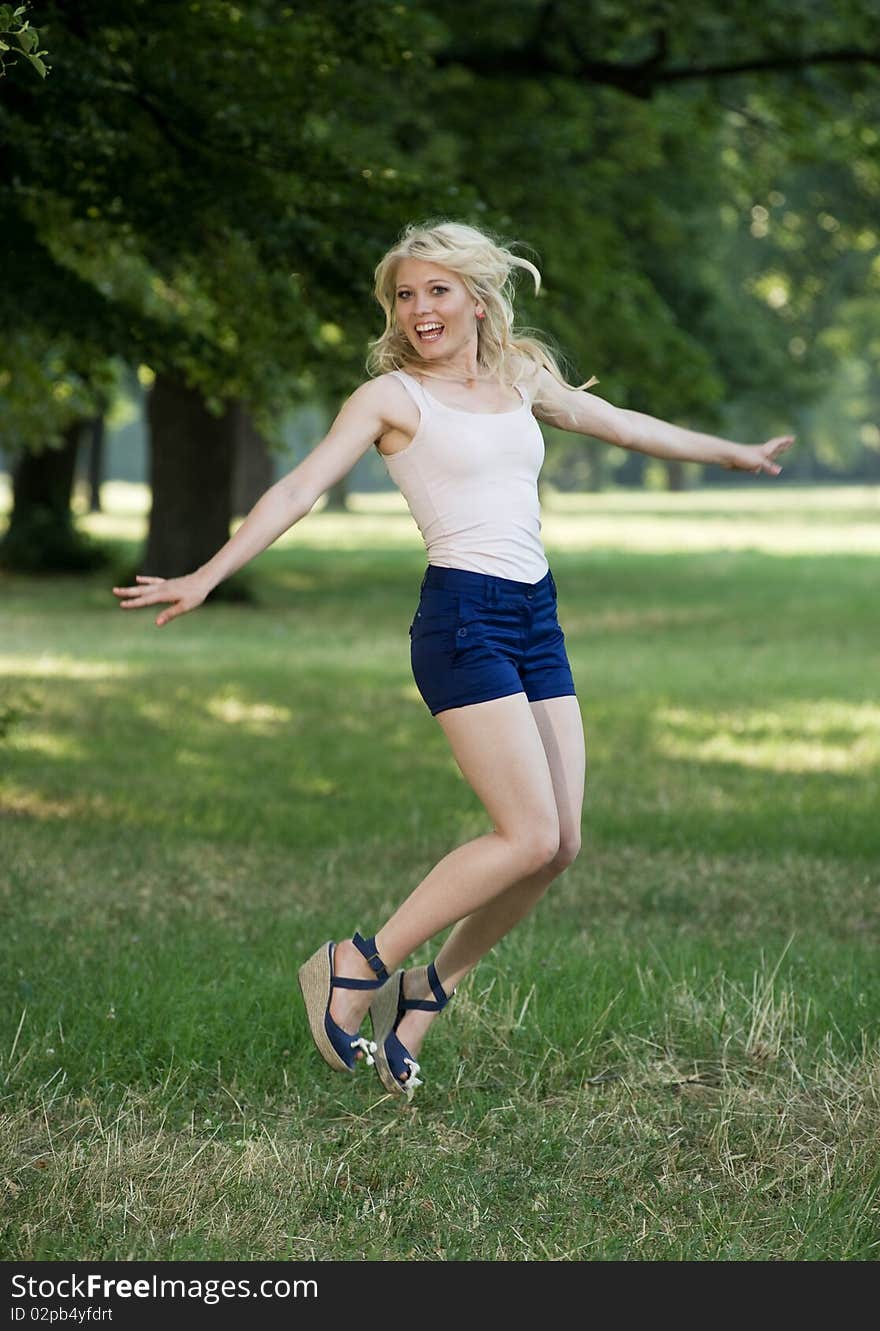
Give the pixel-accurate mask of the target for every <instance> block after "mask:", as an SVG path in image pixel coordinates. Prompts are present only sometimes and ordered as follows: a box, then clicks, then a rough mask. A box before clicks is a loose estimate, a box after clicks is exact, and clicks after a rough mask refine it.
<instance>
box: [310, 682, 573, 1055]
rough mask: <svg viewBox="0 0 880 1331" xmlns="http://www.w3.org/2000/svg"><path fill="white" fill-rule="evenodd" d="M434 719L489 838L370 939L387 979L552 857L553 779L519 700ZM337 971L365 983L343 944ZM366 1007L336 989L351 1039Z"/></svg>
mask: <svg viewBox="0 0 880 1331" xmlns="http://www.w3.org/2000/svg"><path fill="white" fill-rule="evenodd" d="M437 719H438V721H439V722H440V725H441V726H442V728H443V730H444V732H445V734H446V737H447V739H448V740H449V742H450V744H451V746H452V751H453V754H454V755H455V759H456V762H457V763H458V765H459V767H460V768H461V771H462V773H463V775H464V777H465V779H466V780H467V781H468V782H469V783H470V785H471V786H472V787H473V789H474V791H475V792H476V794H477V795H478V797H479V798H480V800H481V801H482V803H483V804H484V806H485V808H486V810H487V812H488V814H489V817H490V818H491V819H492V823H493V825H494V831H492V832H487V833H486V834H485V835H484V836H480V837H476V838H475V839H474V840H473V841H468V842H467V843H466V844H465V845H463V846H457V847H456V848H455V850H453V851H450V853H449V854H448V855H446V856H444V858H443V859H442V860H440V862H439V864H436V865H435V866H434V868H433V869H432V870H431V872H430V873H429V874H428V875H427V876H426V877H425V878H424V879H423V880H422V881H421V882H420V883H419V885H418V886H417V887H416V888H415V889H414V891H413V892H412V893H410V895H409V897H407V899H406V901H404V902H403V904H402V905H401V906H400V907H399V908H398V909H397V910H396V911H395V912H394V914H393V915H392V916H391V918H390V919H389V920H388V921H387V923H386V924H384V925H383V926H382V928H381V929H380V930H379V931H378V932H377V934H376V948H377V950H378V952H379V955H380V956H381V957H382V960H383V961H384V962H385V965H386V966H387V968H388V970H389V971H391V970H394V969H396V968H397V967H398V966H399V965H400V963H401V962H402V961H404V960H405V959H406V958H407V957H408V956H409V955H410V953H412V952H413V951H414V950H415V949H416V948H417V947H420V946H421V945H422V943H424V942H426V941H427V940H428V939H429V938H433V937H434V935H435V934H437V933H439V932H440V930H441V929H445V928H447V926H448V925H450V924H454V923H455V922H456V921H458V920H461V919H463V918H464V917H465V916H467V915H471V914H472V913H473V912H474V911H477V910H479V909H480V908H481V907H482V906H485V905H486V904H487V903H488V902H489V901H491V900H493V898H495V897H497V896H498V895H499V894H500V893H502V892H504V891H505V889H507V888H509V887H511V886H512V885H513V884H514V883H517V882H519V881H520V880H521V879H523V878H527V877H530V876H531V875H532V874H534V873H536V872H537V871H538V870H539V869H542V868H544V867H546V866H547V865H548V864H549V862H550V861H551V860H552V859H553V858H554V857H555V856H556V855H557V854H558V851H559V815H558V813H557V810H556V798H555V794H554V789H553V779H552V776H551V773H550V766H549V763H548V761H547V755H546V753H545V751H544V744H543V741H542V738H541V733H540V731H539V729H538V725H537V723H536V720H535V716H534V714H533V712H532V709H531V707H530V706H529V702H528V699H527V698H526V696H525V694H524V693H516V694H513V695H512V696H510V697H507V698H493V699H492V700H491V701H489V702H482V703H472V704H471V705H470V706H467V707H455V708H451V709H449V710H448V711H445V712H441V713H440V714H439V716H438V718H437ZM336 970H337V973H338V974H340V975H347V976H354V977H361V978H363V979H369V978H371V976H372V972H371V971H370V969H369V967H368V966H367V964H366V962H365V960H364V958H363V957H362V956H361V954H360V953H359V952H358V950H357V948H355V947H354V946H353V945H352V944H351V943H350V942H345V943H340V944H339V945H338V947H337V950H336ZM441 979H443V976H442V975H441ZM369 1001H370V994H369V991H366V992H365V991H362V990H357V989H334V991H333V1001H332V1003H331V1007H330V1013H331V1016H332V1017H333V1019H334V1021H336V1022H338V1023H339V1025H340V1026H342V1028H343V1029H344V1030H347V1031H356V1030H357V1029H358V1027H359V1025H360V1022H361V1020H362V1019H363V1016H364V1013H365V1012H366V1010H367V1008H368V1006H369Z"/></svg>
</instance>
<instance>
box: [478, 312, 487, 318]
mask: <svg viewBox="0 0 880 1331" xmlns="http://www.w3.org/2000/svg"><path fill="white" fill-rule="evenodd" d="M476 315H477V318H478V319H485V317H486V311H485V310H477V311H476Z"/></svg>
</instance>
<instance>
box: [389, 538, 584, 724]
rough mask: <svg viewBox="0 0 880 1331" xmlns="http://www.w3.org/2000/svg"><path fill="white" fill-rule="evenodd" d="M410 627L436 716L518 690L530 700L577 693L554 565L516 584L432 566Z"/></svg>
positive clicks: (419, 673)
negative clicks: (558, 613) (561, 621)
mask: <svg viewBox="0 0 880 1331" xmlns="http://www.w3.org/2000/svg"><path fill="white" fill-rule="evenodd" d="M409 633H410V640H411V643H410V659H411V661H412V671H413V676H414V678H415V681H416V684H417V685H418V689H419V693H420V694H421V695H422V697H423V698H424V700H425V702H426V703H427V705H428V707H429V708H430V709H431V715H432V716H436V715H437V713H438V712H442V711H445V710H446V708H448V707H466V706H467V705H468V704H469V703H474V702H487V701H488V700H489V699H490V698H506V697H508V696H509V695H510V694H511V693H525V695H526V697H527V698H528V699H529V701H530V702H537V701H538V700H539V699H541V698H562V697H567V696H571V695H573V694H574V693H575V687H574V680H573V679H572V674H571V666H570V665H569V663H568V656H567V654H566V650H565V635H564V633H563V632H562V629H561V628H560V626H559V620H558V619H557V617H556V583H555V582H554V581H553V574H552V573H551V572H550V570H549V569H548V570H547V572H546V573H545V574H544V577H543V578H542V579H541V581H540V582H514V581H513V580H512V579H511V578H499V577H495V576H494V575H490V574H488V573H472V572H471V571H470V570H469V569H463V568H441V567H440V566H439V565H437V564H429V565H428V568H427V571H426V573H425V576H424V578H423V579H422V590H421V596H420V598H419V605H418V609H417V610H416V613H415V618H414V619H413V622H412V624H411V625H410V630H409Z"/></svg>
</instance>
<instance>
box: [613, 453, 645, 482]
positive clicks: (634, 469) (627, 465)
mask: <svg viewBox="0 0 880 1331" xmlns="http://www.w3.org/2000/svg"><path fill="white" fill-rule="evenodd" d="M647 461H648V459H647V457H646V456H645V454H644V453H637V452H636V451H635V449H632V450H630V452H629V453H627V455H626V457H625V458H624V460H623V462H622V464H621V465H620V467H619V468H618V470H617V471H616V473H615V479H616V481H617V484H618V485H632V486H635V487H636V488H638V489H643V488H644V484H645V466H646V464H647Z"/></svg>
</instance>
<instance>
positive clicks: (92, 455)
mask: <svg viewBox="0 0 880 1331" xmlns="http://www.w3.org/2000/svg"><path fill="white" fill-rule="evenodd" d="M90 424H91V430H90V436H89V458H88V464H89V476H88V480H89V512H90V513H100V512H101V482H102V481H103V479H104V417H103V416H96V417H95V418H94V420H93V421H91V422H90Z"/></svg>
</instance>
